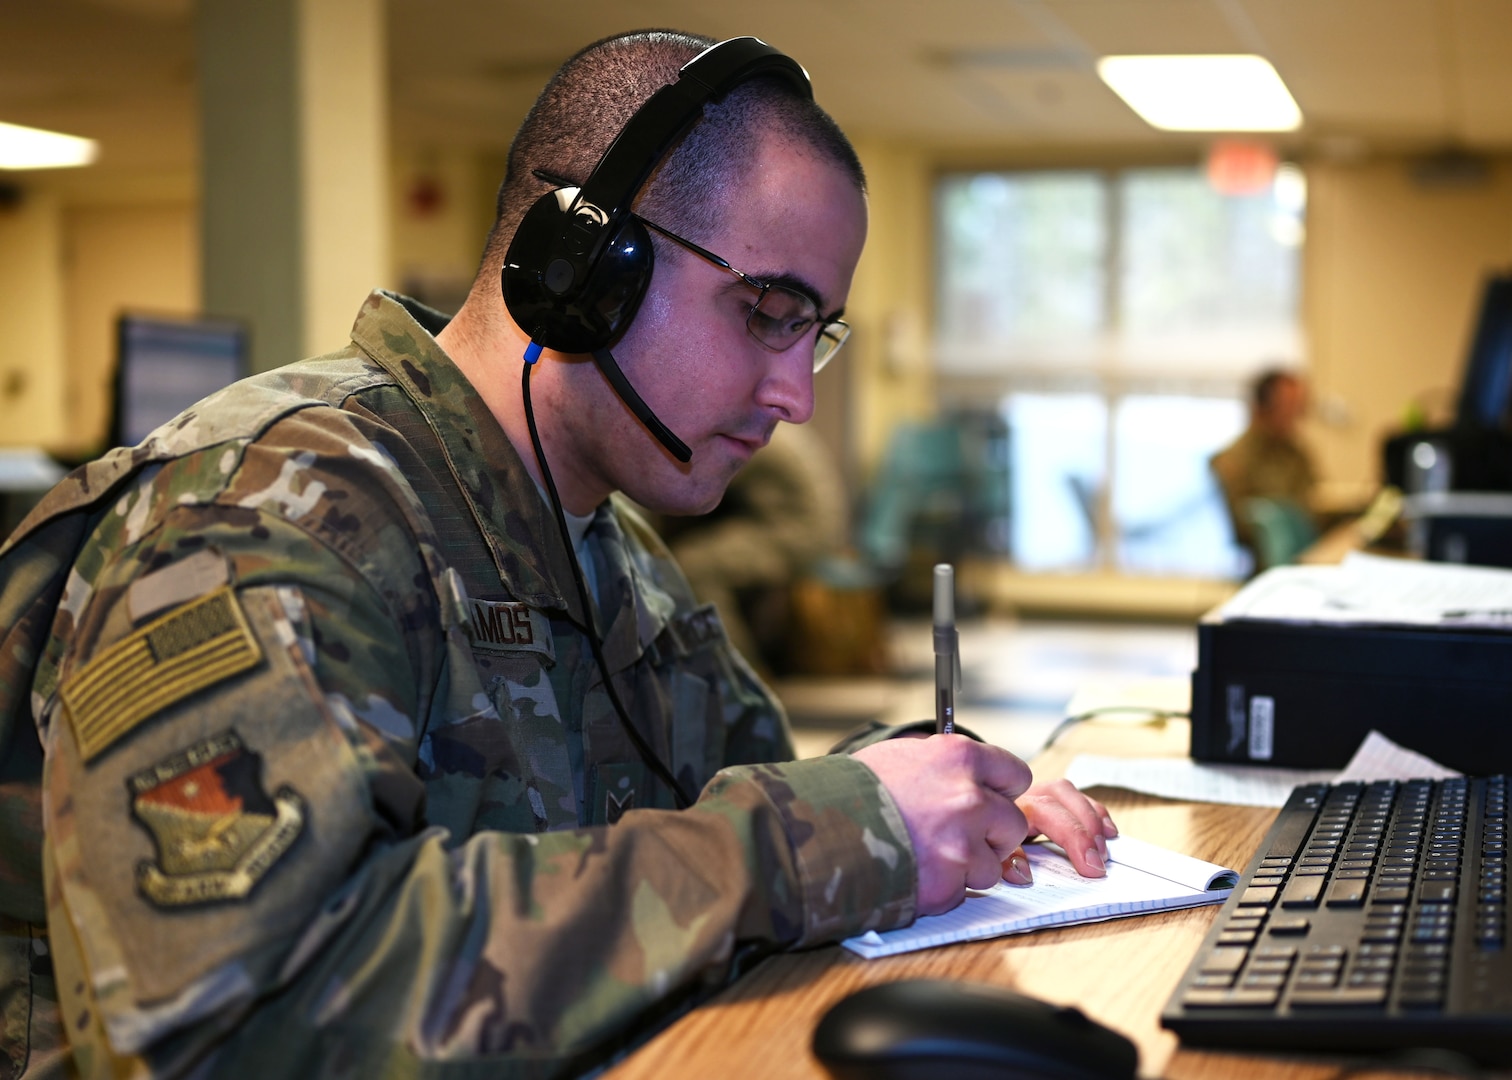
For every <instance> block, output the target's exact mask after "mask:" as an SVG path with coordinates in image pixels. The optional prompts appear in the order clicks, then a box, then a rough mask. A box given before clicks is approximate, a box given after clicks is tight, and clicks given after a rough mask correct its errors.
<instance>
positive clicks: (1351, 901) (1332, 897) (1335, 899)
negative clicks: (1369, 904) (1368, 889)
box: [1323, 877, 1365, 907]
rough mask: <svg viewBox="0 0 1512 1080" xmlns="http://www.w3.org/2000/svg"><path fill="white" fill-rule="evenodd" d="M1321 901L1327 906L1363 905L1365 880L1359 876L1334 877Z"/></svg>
mask: <svg viewBox="0 0 1512 1080" xmlns="http://www.w3.org/2000/svg"><path fill="white" fill-rule="evenodd" d="M1323 903H1324V905H1325V906H1327V907H1364V906H1365V882H1364V880H1363V879H1360V878H1342V877H1341V878H1335V879H1334V882H1333V884H1331V885H1329V886H1328V895H1327V896H1326V897H1325V898H1324V900H1323Z"/></svg>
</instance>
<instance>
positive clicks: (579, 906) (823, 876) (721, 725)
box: [0, 293, 915, 1077]
mask: <svg viewBox="0 0 1512 1080" xmlns="http://www.w3.org/2000/svg"><path fill="white" fill-rule="evenodd" d="M432 316H433V313H428V312H425V311H424V310H423V309H419V308H418V307H412V306H407V305H406V304H405V303H403V302H401V301H400V300H399V299H398V298H395V297H392V296H389V295H387V294H382V293H375V294H374V295H373V296H372V297H370V298H369V300H368V302H367V304H366V305H365V306H364V308H363V311H362V313H361V314H360V316H359V318H358V320H357V322H356V324H355V326H354V328H353V334H352V345H351V346H350V347H349V348H348V349H346V350H344V351H342V352H340V353H336V354H333V355H331V356H329V357H325V358H322V359H320V360H317V361H308V362H304V363H300V364H296V365H293V366H291V367H287V368H284V369H281V370H278V371H275V372H271V373H268V374H265V375H261V376H257V377H255V378H253V379H250V380H247V381H246V382H243V383H239V384H237V385H236V386H234V387H232V388H230V389H228V390H226V391H223V392H222V393H221V394H219V395H217V396H215V397H213V398H211V399H209V400H208V401H207V402H204V403H201V405H199V406H196V407H195V408H193V409H191V410H189V412H187V413H185V414H184V415H183V416H181V417H180V418H178V419H177V420H175V421H174V422H172V423H170V424H168V425H166V426H165V427H163V428H161V429H159V430H158V431H157V432H155V433H154V434H153V435H152V436H151V437H149V438H148V439H147V440H146V441H145V442H144V443H143V444H142V445H141V446H140V447H136V448H133V449H129V450H120V451H115V452H113V453H112V454H110V455H107V456H106V457H105V458H103V459H101V460H100V461H98V462H94V463H92V464H90V465H88V466H86V467H85V468H83V469H82V470H80V471H79V472H77V473H75V474H73V475H72V476H71V477H70V478H69V479H68V480H66V481H65V482H64V483H63V484H62V485H60V487H59V488H58V489H57V490H55V491H54V492H52V493H51V494H50V495H49V496H48V497H47V499H46V500H45V501H44V503H43V504H42V506H40V507H39V508H38V510H37V512H36V513H35V514H34V515H33V516H32V517H31V518H30V519H28V522H27V523H26V524H24V525H23V527H22V528H21V529H20V530H18V533H17V534H16V535H15V536H14V537H12V539H11V542H10V544H9V546H8V548H7V549H6V552H5V554H4V557H3V560H0V634H4V635H5V637H4V639H3V641H0V702H4V701H16V700H18V699H19V700H20V701H21V702H22V703H23V704H25V705H26V706H27V707H26V708H25V709H17V710H12V711H10V712H4V711H0V748H3V749H4V751H5V752H4V759H3V760H4V768H3V770H0V865H3V867H4V869H3V872H0V931H4V933H3V935H0V994H4V995H5V997H4V999H3V1000H0V1008H3V1010H4V1011H3V1014H0V1015H3V1018H4V1023H5V1025H6V1026H5V1029H4V1036H5V1039H6V1052H7V1053H8V1054H9V1055H10V1057H9V1061H10V1062H11V1063H13V1064H19V1063H20V1062H21V1061H24V1060H25V1057H26V1043H27V1041H28V1038H30V1041H31V1043H32V1051H33V1052H32V1056H31V1061H30V1065H29V1066H24V1065H23V1066H22V1067H23V1068H29V1072H28V1075H29V1076H39V1075H44V1074H47V1073H48V1072H49V1071H50V1069H52V1068H56V1069H57V1070H58V1073H59V1075H70V1074H71V1073H72V1072H73V1071H77V1072H79V1073H82V1074H85V1075H95V1076H104V1075H107V1074H108V1075H115V1074H117V1073H118V1072H120V1071H123V1070H127V1069H129V1068H130V1067H131V1066H132V1065H133V1060H132V1059H137V1060H136V1062H135V1064H137V1065H138V1066H141V1067H145V1068H146V1070H148V1071H149V1072H150V1073H152V1074H154V1075H169V1074H178V1073H184V1072H188V1071H190V1070H194V1069H202V1070H204V1071H203V1073H201V1074H199V1075H214V1076H217V1077H219V1076H243V1075H245V1076H259V1077H266V1076H296V1075H302V1076H313V1075H322V1076H338V1075H350V1076H363V1077H368V1076H377V1075H380V1074H381V1075H385V1076H395V1077H403V1076H422V1075H431V1074H433V1073H445V1074H446V1075H452V1074H453V1073H457V1074H467V1075H472V1074H473V1073H477V1074H480V1075H481V1074H483V1073H486V1074H487V1075H489V1076H545V1075H558V1074H572V1073H577V1072H582V1071H583V1070H585V1069H587V1068H591V1067H592V1066H594V1065H595V1064H598V1063H600V1062H602V1061H604V1060H606V1059H608V1058H609V1057H611V1056H612V1055H614V1054H615V1053H616V1052H618V1051H620V1050H621V1049H623V1048H624V1047H626V1046H629V1045H632V1044H633V1042H634V1041H635V1039H636V1038H638V1037H640V1036H643V1035H644V1034H645V1033H646V1032H647V1031H649V1030H651V1029H653V1028H654V1027H655V1026H656V1025H657V1024H658V1023H659V1022H662V1021H664V1020H665V1019H666V1018H668V1017H670V1016H672V1015H674V1014H675V1013H676V1012H677V1011H678V1010H679V1009H681V1008H684V1007H686V1005H688V1004H689V1003H691V1002H693V1001H695V1000H697V999H698V998H699V997H701V996H704V995H706V994H707V993H709V992H710V991H711V990H713V989H714V988H717V987H718V986H719V985H721V984H722V983H724V982H725V981H727V979H728V978H729V977H730V976H731V974H732V973H733V972H735V971H736V969H737V968H739V967H740V966H741V963H742V961H743V960H745V959H748V958H749V957H751V956H753V955H759V954H760V953H761V952H762V951H765V950H767V949H771V948H776V947H794V946H805V945H810V944H813V943H817V942H822V941H826V940H832V939H834V938H837V937H839V936H843V935H848V934H853V933H858V932H861V931H864V930H866V929H869V928H873V927H889V926H896V925H899V924H902V923H905V922H907V921H908V920H909V919H911V918H912V915H913V903H914V881H915V864H914V858H913V853H912V850H911V848H910V846H909V841H908V837H907V831H906V829H905V827H904V825H903V823H902V821H901V819H900V817H899V815H898V813H897V809H896V807H895V806H894V805H893V803H892V802H891V800H890V799H889V798H888V797H887V795H886V793H885V792H884V791H883V790H882V789H881V787H880V785H879V783H878V782H877V780H876V778H875V776H874V775H873V774H872V773H871V772H870V771H869V770H868V769H867V768H866V767H865V766H863V765H861V764H860V763H859V762H856V761H854V760H853V759H850V758H846V757H832V758H824V759H819V760H811V761H803V762H788V763H786V764H757V763H759V762H775V761H781V760H783V759H786V758H788V757H790V756H791V747H790V740H789V736H788V732H787V728H786V720H785V718H784V716H783V714H782V712H781V710H780V708H779V707H778V706H777V705H776V704H775V703H774V702H773V701H772V699H771V698H770V696H769V694H768V693H767V692H766V691H765V690H764V689H763V687H762V686H761V685H760V683H759V682H758V681H757V680H756V679H755V678H754V677H753V676H752V675H751V674H750V670H749V668H748V667H747V666H746V665H745V663H744V662H743V661H742V660H741V659H740V657H739V656H738V655H736V654H735V653H734V652H733V651H732V650H730V649H729V647H728V646H727V645H726V643H725V641H724V638H723V635H722V633H721V631H720V627H719V623H718V619H717V617H715V616H714V614H713V613H712V611H711V610H709V609H700V608H698V607H697V606H696V605H695V604H694V602H693V599H692V596H691V593H690V591H689V589H688V586H687V584H686V582H685V581H684V579H683V577H682V575H681V574H680V573H679V572H678V570H677V569H676V567H675V565H674V564H673V563H672V562H671V560H670V559H669V557H668V556H667V554H666V551H665V549H664V548H663V547H662V545H661V544H660V542H659V541H658V540H657V538H656V537H655V535H654V534H652V533H651V531H650V530H649V529H647V528H646V527H645V525H644V524H643V523H642V522H641V520H640V519H639V518H637V517H636V516H635V515H634V514H633V513H632V512H631V511H630V510H629V508H628V507H625V506H620V505H617V504H614V503H611V504H606V505H605V506H603V507H601V508H600V509H599V510H598V513H597V515H596V517H595V518H594V520H593V523H592V525H591V527H590V529H589V534H588V536H589V544H588V547H589V549H590V551H591V552H592V553H593V557H594V559H595V560H596V562H595V566H594V570H595V574H594V577H595V579H596V581H597V585H598V603H599V609H600V610H599V616H598V624H599V626H600V632H601V634H602V639H603V648H604V653H605V658H606V661H607V667H608V669H609V670H610V672H611V673H612V678H613V679H614V682H615V684H616V686H617V688H618V691H619V696H620V698H621V700H623V701H624V702H625V703H626V706H627V708H628V709H629V712H630V716H631V719H632V721H633V723H634V724H635V725H636V727H637V728H638V730H639V731H640V732H641V734H642V735H643V736H644V737H645V739H646V740H647V741H648V742H649V744H650V745H651V746H652V747H653V748H655V750H656V752H657V754H658V755H660V756H661V758H662V759H663V760H664V761H665V762H667V763H668V764H669V766H670V767H671V768H672V770H673V771H674V773H675V775H676V776H677V777H678V778H679V780H680V781H681V783H682V784H683V786H684V787H686V788H688V789H689V790H691V791H698V790H700V789H702V794H701V795H700V796H699V798H698V800H697V802H696V803H695V805H694V806H693V807H692V808H691V809H688V810H685V811H675V810H671V809H666V808H668V807H670V806H671V805H672V802H671V797H670V793H669V792H667V791H666V790H664V789H663V788H662V787H661V786H660V785H659V784H658V783H657V782H656V781H655V780H654V778H653V777H652V776H651V775H649V771H648V770H647V769H646V768H645V766H644V765H643V764H642V763H641V761H640V759H639V758H638V757H637V755H636V753H635V750H634V749H633V747H632V746H631V744H630V742H629V740H628V739H627V737H626V735H625V733H624V731H623V730H622V728H621V727H620V725H619V722H618V720H617V719H616V717H615V715H614V713H613V711H612V709H611V707H610V705H609V702H608V696H607V694H606V693H605V690H604V686H603V684H602V681H601V677H600V674H599V670H598V668H597V666H596V665H595V663H594V662H593V659H592V655H591V652H590V650H589V648H588V642H587V638H586V637H585V636H584V635H585V628H586V627H588V626H590V625H591V616H590V614H589V613H588V612H585V611H583V610H582V609H581V606H580V604H579V601H578V598H577V594H576V592H575V589H574V587H573V584H572V580H573V579H572V577H571V572H570V564H569V563H568V561H567V559H568V555H567V553H566V549H565V548H564V546H563V543H562V542H561V540H560V539H559V536H558V533H557V530H556V527H555V525H554V523H553V522H552V520H551V518H550V514H549V509H548V507H547V506H546V504H545V502H544V500H543V499H542V498H541V497H540V495H539V493H538V491H537V489H536V488H535V486H534V484H533V482H532V481H531V479H530V478H529V475H528V474H527V473H526V471H525V469H524V467H523V466H522V464H521V462H520V460H519V457H518V456H517V455H516V454H515V452H514V450H513V449H512V448H511V446H510V444H509V443H508V441H507V440H506V438H505V436H504V434H503V432H502V431H501V429H500V428H499V427H498V425H497V424H496V422H495V421H494V420H493V418H492V416H491V415H490V414H489V413H488V412H487V410H486V408H485V406H484V405H483V404H482V402H481V401H480V400H479V398H478V397H477V395H476V394H474V393H473V392H472V391H471V389H470V387H469V386H468V384H467V383H466V382H465V380H464V379H463V377H462V375H461V374H460V373H459V372H458V371H457V369H456V368H455V367H454V366H453V365H452V364H451V362H450V361H449V360H448V359H447V358H446V356H445V355H444V354H443V353H442V351H441V349H440V347H439V346H438V345H437V344H436V342H435V341H434V339H433V338H432V336H431V332H432V331H434V330H436V329H439V322H437V321H435V320H433V319H432ZM49 581H51V582H54V583H56V585H57V586H58V587H60V588H61V592H59V591H58V588H54V589H52V590H49V589H48V588H46V587H44V586H45V583H47V582H49ZM33 670H35V679H34V681H33V682H32V683H31V686H30V690H29V695H28V693H27V692H26V687H25V680H26V679H29V678H31V673H32V671H33ZM39 792H40V801H39V800H38V798H37V795H38V793H39ZM38 814H40V816H41V819H42V824H43V826H44V829H43V830H41V832H42V835H43V836H44V837H45V839H44V840H43V841H42V842H41V843H40V844H39V843H38V840H39V837H38V832H39V830H38V829H37V828H36V821H35V818H36V816H37V815H38ZM44 869H45V888H44V877H43V875H44ZM44 895H45V905H44ZM44 919H45V922H46V930H45V931H44V930H43V929H42V928H41V926H40V925H39V924H41V923H42V922H43V921H44ZM54 971H55V973H56V979H55V986H56V991H54V989H53V987H54V979H53V978H52V975H51V973H52V972H54ZM59 1025H61V1028H62V1030H63V1032H64V1034H65V1035H66V1040H67V1043H68V1044H69V1049H71V1055H72V1056H71V1057H68V1055H67V1051H64V1052H63V1055H62V1056H61V1057H60V1056H56V1055H55V1056H49V1050H48V1044H49V1043H50V1042H55V1041H56V1040H57V1039H58V1027H59ZM18 1046H19V1050H18V1049H17V1047H18ZM5 1062H6V1059H5V1058H3V1057H0V1074H3V1073H4V1068H5Z"/></svg>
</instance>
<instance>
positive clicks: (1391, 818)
mask: <svg viewBox="0 0 1512 1080" xmlns="http://www.w3.org/2000/svg"><path fill="white" fill-rule="evenodd" d="M1161 1023H1162V1024H1163V1025H1164V1026H1165V1027H1168V1028H1170V1029H1172V1030H1174V1031H1175V1032H1177V1033H1178V1034H1179V1035H1180V1036H1181V1039H1182V1041H1183V1042H1184V1043H1187V1044H1190V1045H1194V1046H1209V1047H1231V1048H1236V1049H1237V1048H1249V1049H1299V1050H1326V1051H1379V1050H1387V1049H1393V1048H1406V1047H1432V1048H1443V1049H1449V1050H1454V1051H1459V1052H1461V1053H1463V1054H1466V1055H1468V1056H1470V1057H1473V1058H1476V1059H1478V1060H1480V1061H1483V1062H1487V1063H1493V1064H1504V1063H1512V957H1509V955H1508V949H1507V778H1506V777H1505V776H1496V777H1491V778H1482V779H1474V780H1471V779H1451V780H1433V781H1430V780H1412V781H1406V782H1400V783H1399V782H1395V781H1387V782H1381V783H1373V784H1368V785H1367V784H1337V785H1326V784H1308V785H1303V786H1301V787H1298V788H1296V789H1295V790H1294V791H1293V792H1292V794H1291V797H1290V798H1289V799H1288V800H1287V803H1286V806H1285V807H1284V808H1283V809H1282V810H1281V813H1280V815H1279V816H1278V817H1277V819H1276V823H1275V825H1274V826H1272V828H1271V830H1270V832H1269V833H1268V834H1267V835H1266V838H1265V840H1264V842H1263V843H1262V844H1261V845H1260V848H1259V850H1258V851H1257V852H1256V854H1255V857H1254V859H1253V860H1252V861H1251V863H1250V865H1249V867H1248V868H1247V869H1246V870H1245V872H1244V876H1243V877H1242V878H1241V879H1240V881H1239V885H1238V887H1237V888H1235V889H1234V893H1233V895H1232V896H1230V897H1229V899H1228V900H1227V901H1225V903H1224V905H1223V908H1222V909H1221V910H1220V911H1219V913H1218V918H1217V920H1216V921H1215V923H1214V926H1213V929H1212V930H1211V931H1210V932H1209V933H1208V935H1207V937H1206V938H1205V939H1204V940H1203V943H1202V947H1201V948H1200V949H1198V951H1197V954H1196V956H1195V957H1193V959H1192V962H1191V964H1190V965H1189V966H1188V968H1187V971H1186V974H1185V975H1184V976H1183V977H1182V980H1181V983H1180V985H1179V986H1178V987H1177V988H1176V992H1175V993H1174V994H1173V995H1172V996H1171V999H1170V1001H1169V1002H1168V1003H1167V1004H1166V1007H1165V1010H1164V1012H1163V1013H1162V1015H1161Z"/></svg>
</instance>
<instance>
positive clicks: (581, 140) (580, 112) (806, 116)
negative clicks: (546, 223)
mask: <svg viewBox="0 0 1512 1080" xmlns="http://www.w3.org/2000/svg"><path fill="white" fill-rule="evenodd" d="M713 44H715V41H714V39H713V38H706V37H701V36H697V35H693V34H684V33H680V32H678V31H673V30H637V31H634V32H632V33H628V34H619V35H616V36H614V37H609V38H604V39H603V40H601V41H596V42H594V43H593V44H592V45H589V46H587V47H586V48H584V49H583V50H582V51H580V52H578V53H577V54H576V55H575V56H573V57H572V58H570V59H569V60H568V61H567V62H566V63H565V64H563V65H562V66H561V68H560V69H558V71H557V73H556V74H555V75H553V76H552V78H551V80H550V81H549V82H548V83H547V84H546V87H545V89H543V90H542V91H541V94H540V96H539V97H538V98H537V99H536V102H535V105H534V106H532V107H531V110H530V112H529V113H528V114H527V115H526V117H525V121H524V123H523V124H521V125H520V130H519V132H518V134H516V135H515V139H514V142H513V143H512V144H510V148H509V165H508V169H507V171H506V172H505V175H504V182H503V183H502V184H501V185H500V187H499V196H498V203H497V210H496V217H495V220H494V225H493V228H492V229H491V230H490V232H489V234H488V243H487V245H486V247H485V248H484V252H483V264H482V266H481V267H480V273H484V272H486V273H489V274H492V275H497V273H498V271H499V269H500V267H501V266H502V265H503V263H504V254H505V252H506V251H507V250H508V249H509V242H510V240H511V239H513V237H514V233H515V230H516V229H517V228H518V227H519V224H520V220H521V219H522V218H523V217H524V216H525V212H526V211H527V210H528V209H530V207H531V205H532V204H534V203H535V201H536V200H537V199H539V198H540V197H541V196H542V195H543V194H545V193H546V192H547V191H550V190H551V189H552V188H554V187H556V186H557V185H556V184H553V183H551V182H550V181H547V180H543V179H541V178H540V176H538V175H537V172H540V173H544V174H546V175H548V176H552V177H556V178H559V179H562V180H568V181H571V182H572V183H573V184H575V185H581V184H583V183H584V182H586V181H587V179H588V177H589V175H590V174H591V173H592V172H593V169H594V167H595V166H596V165H597V164H598V161H599V159H600V158H601V157H602V156H603V155H604V152H605V151H606V150H607V149H608V148H609V145H610V144H611V143H612V142H613V141H614V138H615V136H616V135H618V134H619V133H620V130H621V129H622V128H623V127H624V126H625V124H626V123H627V122H628V121H629V120H630V117H631V116H633V115H634V113H635V111H636V110H637V109H639V108H640V107H641V105H643V104H644V103H645V102H646V100H647V99H648V98H649V97H650V96H651V95H652V94H653V93H655V92H656V91H657V90H659V89H660V88H661V87H663V86H665V85H667V84H668V83H672V82H675V81H676V80H677V75H678V71H679V69H680V68H681V67H682V66H683V65H684V64H686V63H687V62H688V61H689V60H691V59H693V57H695V56H697V55H698V54H699V53H701V52H703V51H704V50H705V49H707V48H708V47H709V46H711V45H713ZM757 131H765V132H769V133H771V134H773V135H775V136H776V137H778V138H779V139H783V140H785V141H787V142H790V143H796V144H799V145H803V146H806V147H808V148H809V149H810V150H811V151H813V152H815V153H817V154H818V155H819V156H821V157H822V158H824V159H826V160H828V161H830V162H831V163H833V164H835V165H836V166H838V167H839V168H840V169H841V170H842V171H844V172H845V173H846V175H847V176H849V177H850V179H851V181H852V183H854V184H855V186H856V189H857V190H858V191H862V192H864V191H865V190H866V175H865V173H864V172H863V170H862V168H861V162H860V159H859V158H857V156H856V151H855V149H854V148H853V147H852V146H851V144H850V140H848V139H847V138H846V137H845V134H844V133H843V132H842V131H841V130H840V128H839V126H838V125H836V123H835V122H834V120H832V119H831V118H830V117H829V115H828V114H827V113H825V111H824V110H823V109H821V108H820V107H819V106H818V105H817V104H815V103H814V102H813V101H812V100H810V99H809V98H807V97H805V96H802V95H800V94H799V93H797V91H795V90H794V89H793V87H792V86H791V85H790V84H789V83H787V82H786V81H785V80H783V79H780V78H775V77H762V78H757V79H752V80H750V81H748V82H744V83H741V84H740V85H739V86H737V87H735V88H734V89H733V90H731V91H730V92H729V93H728V94H726V95H725V96H724V97H723V98H720V99H719V100H717V101H711V102H710V103H709V104H707V105H705V106H704V115H703V119H702V120H701V121H699V122H697V123H695V124H694V125H693V127H692V128H691V129H690V130H689V131H688V132H687V133H686V134H685V135H684V136H683V138H682V139H681V140H680V141H679V142H678V143H677V144H676V145H675V147H674V148H673V149H672V150H671V151H670V152H669V153H668V154H666V155H665V156H664V157H663V158H662V161H661V164H660V165H659V166H658V167H657V169H656V170H655V172H653V173H652V175H651V178H650V179H649V180H648V181H647V183H646V185H645V186H644V187H643V188H642V190H641V193H640V196H639V199H638V202H637V204H636V210H637V212H638V213H641V214H643V215H644V216H645V217H647V218H649V219H650V220H652V221H655V222H656V223H657V224H658V225H664V226H666V227H667V228H669V229H671V230H673V231H674V232H680V233H682V234H683V235H685V236H688V237H689V238H690V239H694V240H698V239H702V238H704V237H707V236H708V234H709V233H710V231H711V230H712V229H713V227H714V225H715V223H716V222H717V220H718V214H719V209H720V205H721V198H722V195H723V193H724V191H725V189H726V186H727V185H728V184H729V183H730V181H731V180H733V179H734V178H736V177H738V176H739V175H740V174H741V173H742V172H744V171H745V168H746V167H747V166H748V165H749V163H750V162H751V161H752V160H753V157H754V154H755V152H756V147H757V145H758V143H759V140H758V139H756V138H753V137H752V136H753V133H754V132H757ZM674 250H676V249H674Z"/></svg>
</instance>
